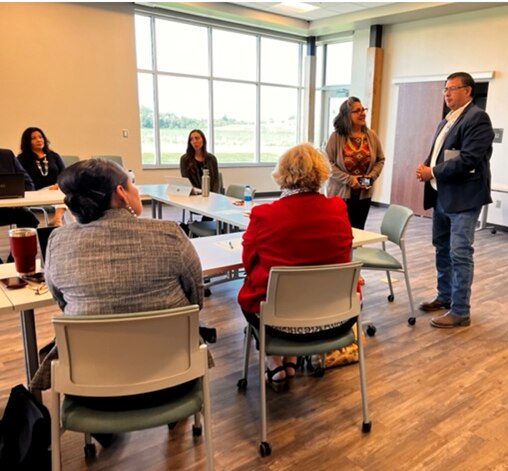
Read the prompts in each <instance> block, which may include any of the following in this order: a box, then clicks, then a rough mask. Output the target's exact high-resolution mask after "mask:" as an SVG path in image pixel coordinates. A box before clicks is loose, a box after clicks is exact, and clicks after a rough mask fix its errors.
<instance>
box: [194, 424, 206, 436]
mask: <svg viewBox="0 0 508 471" xmlns="http://www.w3.org/2000/svg"><path fill="white" fill-rule="evenodd" d="M202 433H203V429H202V427H196V426H195V425H193V426H192V436H193V437H200V436H201V434H202Z"/></svg>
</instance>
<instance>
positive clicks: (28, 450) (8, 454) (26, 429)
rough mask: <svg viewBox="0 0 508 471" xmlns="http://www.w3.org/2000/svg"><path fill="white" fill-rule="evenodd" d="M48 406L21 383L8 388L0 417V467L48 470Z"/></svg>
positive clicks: (49, 460) (49, 421)
mask: <svg viewBox="0 0 508 471" xmlns="http://www.w3.org/2000/svg"><path fill="white" fill-rule="evenodd" d="M50 444H51V419H50V415H49V411H48V409H47V408H46V407H45V406H44V405H43V404H41V403H40V402H38V401H37V399H36V398H35V397H34V395H33V394H32V393H31V392H30V391H28V389H26V388H25V386H23V385H21V384H20V385H18V386H15V387H14V388H12V389H11V394H10V396H9V400H8V401H7V405H6V406H5V411H4V415H3V417H2V420H1V421H0V469H2V470H6V471H7V470H8V471H33V470H37V471H50V470H51V451H50Z"/></svg>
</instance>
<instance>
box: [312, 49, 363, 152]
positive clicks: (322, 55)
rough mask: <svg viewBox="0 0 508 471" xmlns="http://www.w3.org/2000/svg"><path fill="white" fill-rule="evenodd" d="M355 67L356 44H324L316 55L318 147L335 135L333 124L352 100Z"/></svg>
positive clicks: (315, 140) (315, 134)
mask: <svg viewBox="0 0 508 471" xmlns="http://www.w3.org/2000/svg"><path fill="white" fill-rule="evenodd" d="M352 67H353V42H352V41H351V39H345V40H342V41H340V42H335V43H326V44H321V45H319V46H318V47H317V51H316V120H315V123H316V125H315V130H314V144H315V145H317V146H318V147H324V146H325V145H326V142H327V140H328V137H329V135H330V133H331V132H332V131H333V120H334V118H335V117H336V116H337V114H338V112H339V108H340V105H342V103H343V102H344V100H346V99H347V97H348V96H349V88H350V86H351V71H352Z"/></svg>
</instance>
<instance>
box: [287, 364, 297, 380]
mask: <svg viewBox="0 0 508 471" xmlns="http://www.w3.org/2000/svg"><path fill="white" fill-rule="evenodd" d="M297 368H298V366H297V364H296V363H295V362H293V361H285V362H284V369H285V370H286V378H287V379H293V378H294V377H295V376H296V370H297Z"/></svg>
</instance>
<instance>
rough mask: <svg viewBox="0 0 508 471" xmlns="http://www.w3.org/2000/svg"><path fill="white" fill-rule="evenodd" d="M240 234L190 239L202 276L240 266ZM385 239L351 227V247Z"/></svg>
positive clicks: (235, 268)
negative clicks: (197, 257) (199, 262)
mask: <svg viewBox="0 0 508 471" xmlns="http://www.w3.org/2000/svg"><path fill="white" fill-rule="evenodd" d="M242 235H243V232H233V233H230V234H221V235H216V236H211V237H198V238H196V239H190V240H191V242H192V245H194V248H195V249H196V252H197V253H198V256H199V259H200V260H201V267H202V270H203V276H211V275H215V274H217V273H223V272H226V271H229V270H237V269H240V268H242V266H243V265H242ZM385 240H387V237H386V236H385V235H383V234H380V233H379V232H371V231H365V230H362V229H356V228H354V227H353V248H356V247H361V246H362V245H368V244H375V243H378V242H383V241H385Z"/></svg>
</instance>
